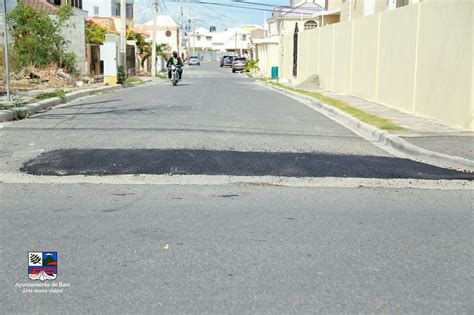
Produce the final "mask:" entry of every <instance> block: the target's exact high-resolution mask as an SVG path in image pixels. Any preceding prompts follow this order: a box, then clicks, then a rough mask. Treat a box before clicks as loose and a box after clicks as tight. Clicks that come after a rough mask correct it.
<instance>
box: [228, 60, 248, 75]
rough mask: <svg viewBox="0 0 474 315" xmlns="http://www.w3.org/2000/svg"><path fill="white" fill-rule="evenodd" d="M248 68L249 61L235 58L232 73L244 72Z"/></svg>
mask: <svg viewBox="0 0 474 315" xmlns="http://www.w3.org/2000/svg"><path fill="white" fill-rule="evenodd" d="M246 66H247V59H246V58H245V57H234V59H233V60H232V72H234V73H235V72H236V71H244V69H245V67H246Z"/></svg>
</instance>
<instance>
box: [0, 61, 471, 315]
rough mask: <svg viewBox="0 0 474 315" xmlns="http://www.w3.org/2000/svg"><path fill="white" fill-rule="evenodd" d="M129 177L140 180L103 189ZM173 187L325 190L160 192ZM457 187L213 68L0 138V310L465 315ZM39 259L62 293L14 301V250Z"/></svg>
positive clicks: (1, 131) (46, 118)
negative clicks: (50, 256) (44, 255)
mask: <svg viewBox="0 0 474 315" xmlns="http://www.w3.org/2000/svg"><path fill="white" fill-rule="evenodd" d="M20 170H21V171H20ZM27 174H28V175H27ZM141 174H144V175H150V176H151V175H153V176H154V175H156V176H157V177H156V182H153V180H152V182H151V183H149V184H144V183H139V182H135V183H134V182H133V180H124V177H121V176H115V175H122V176H123V175H131V176H133V175H136V178H137V179H140V176H142V175H141ZM40 175H43V176H40ZM78 175H79V176H78ZM80 175H90V176H92V177H93V178H94V181H92V180H90V181H89V180H88V177H83V176H80ZM103 175H107V176H103ZM188 175H210V176H215V175H218V176H227V175H238V176H240V175H245V176H250V177H251V176H267V175H268V176H274V177H278V176H283V177H297V178H313V179H318V178H322V177H325V178H327V177H330V178H331V181H332V182H333V184H331V185H330V186H328V187H309V186H308V187H304V185H302V186H301V187H285V186H278V185H273V184H267V185H265V186H263V185H250V184H239V185H235V184H223V185H211V184H209V183H205V182H202V183H198V184H193V185H178V184H168V185H165V184H163V183H160V182H159V181H160V178H161V177H160V176H167V177H169V178H173V177H174V176H184V177H186V176H188ZM109 177H110V178H113V182H108V183H105V182H101V180H102V179H104V178H109ZM349 177H350V178H352V179H354V178H355V179H360V180H361V182H360V184H351V185H350V187H346V186H345V183H347V182H348V181H349V180H350V179H348V178H349ZM68 178H70V179H71V180H70V181H69V182H67V180H68ZM152 178H154V177H152ZM372 178H375V179H377V181H378V183H380V185H379V186H377V185H371V187H364V180H370V179H372ZM473 178H474V177H473V176H472V174H467V173H461V172H456V171H451V170H446V169H440V168H437V167H433V166H430V165H425V164H421V163H417V162H413V161H410V160H404V159H399V158H396V157H393V156H391V155H389V154H388V153H386V152H385V151H384V150H383V149H381V148H379V147H377V146H375V145H373V144H371V143H369V142H367V141H365V140H364V139H362V138H360V137H358V136H357V135H355V134H354V133H352V132H351V131H349V130H348V129H346V128H344V127H343V126H341V125H339V124H338V123H336V122H334V121H332V120H330V119H329V118H327V117H325V116H324V115H322V114H320V113H318V112H316V111H314V110H312V109H310V108H308V107H305V106H304V105H302V104H301V103H298V102H297V101H295V100H293V99H290V98H288V97H286V96H283V95H281V94H277V93H275V92H273V91H271V90H269V89H266V88H265V87H262V86H258V85H255V84H254V83H253V81H252V80H250V79H248V78H246V77H244V76H242V75H240V74H232V73H231V71H230V70H229V69H221V68H219V67H218V66H217V65H216V64H203V65H202V66H200V67H195V68H189V67H187V68H186V69H185V78H184V80H183V82H181V84H180V85H179V86H177V87H172V86H171V83H169V82H167V81H163V82H161V83H159V84H147V85H143V86H139V87H134V88H128V89H124V90H121V91H118V92H114V93H111V94H105V95H101V96H95V97H89V98H83V99H81V100H77V101H73V102H71V103H67V104H64V105H61V106H58V107H56V108H54V109H52V110H51V111H47V112H44V113H41V114H38V115H35V116H34V117H31V118H29V119H27V120H23V121H17V122H13V123H4V124H3V125H1V126H0V200H1V206H0V217H1V218H2V220H1V221H0V230H1V231H2V233H1V239H0V240H1V241H0V254H1V257H2V259H1V262H2V265H3V266H4V267H3V268H1V269H0V277H1V279H4V281H3V282H2V288H1V291H0V296H1V297H2V298H1V301H0V302H1V303H0V304H1V305H2V306H1V310H2V313H3V312H6V313H25V312H38V313H39V312H49V313H61V312H66V311H71V312H76V313H79V312H94V313H131V312H140V313H151V312H154V313H158V312H159V313H183V312H187V313H189V312H191V313H202V312H210V313H223V312H233V313H241V312H245V313H249V312H252V313H254V312H258V313H284V312H286V313H288V312H290V313H301V312H330V313H334V312H376V313H382V312H385V313H386V312H422V313H428V312H440V313H446V314H448V313H449V314H452V313H467V312H469V311H470V310H472V302H471V292H472V289H471V288H472V277H471V270H472V255H471V252H472V232H473V231H472V225H471V220H472V201H473V200H472V199H473V198H472V196H473V195H472V179H473ZM398 179H402V180H405V181H406V183H410V185H411V186H410V187H406V188H403V187H398V188H390V185H391V183H392V182H396V181H397V180H398ZM412 179H413V183H412V182H411V180H412ZM415 179H429V180H430V181H427V180H422V181H419V182H429V184H430V185H431V187H430V188H429V189H427V188H423V187H424V186H423V184H420V186H419V187H418V186H416V185H418V184H417V183H419V182H417V181H415ZM437 180H444V181H437ZM448 180H456V181H448ZM459 180H464V181H462V182H461V183H460V184H454V183H459V182H460V181H459ZM466 180H467V181H466ZM38 181H40V182H38ZM351 183H353V182H351ZM438 183H439V185H438ZM437 185H438V186H439V187H438V186H437ZM47 250H50V251H57V252H58V270H59V272H58V279H57V281H61V282H63V283H70V285H71V286H70V287H67V288H65V289H64V292H63V293H51V294H47V293H43V294H41V293H37V294H34V293H22V289H21V288H19V287H15V284H17V283H26V282H28V281H29V280H28V274H27V270H28V268H27V263H28V262H27V255H28V252H32V251H47Z"/></svg>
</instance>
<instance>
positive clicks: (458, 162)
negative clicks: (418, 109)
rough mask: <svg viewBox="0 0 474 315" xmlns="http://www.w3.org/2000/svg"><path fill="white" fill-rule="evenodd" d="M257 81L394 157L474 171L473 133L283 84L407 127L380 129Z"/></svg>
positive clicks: (305, 86) (350, 98) (372, 104)
mask: <svg viewBox="0 0 474 315" xmlns="http://www.w3.org/2000/svg"><path fill="white" fill-rule="evenodd" d="M257 83H259V84H263V85H265V86H267V87H270V88H272V89H274V90H276V91H278V92H280V93H283V94H286V95H288V96H290V97H291V98H294V99H297V100H299V101H301V102H302V103H304V104H306V105H307V106H309V107H311V108H313V109H315V110H317V111H320V112H322V113H323V114H325V115H326V116H328V117H330V118H332V119H334V120H336V121H338V122H339V123H341V124H342V125H344V126H345V127H347V128H349V129H350V130H352V131H353V132H354V133H356V134H358V135H359V136H361V137H363V138H365V139H366V140H368V141H370V142H372V143H373V144H375V145H378V146H381V147H383V148H384V149H385V150H386V151H387V152H389V153H391V154H394V155H395V156H398V157H403V158H409V159H412V160H415V161H419V162H423V163H427V164H432V165H436V166H439V167H444V168H451V169H457V170H464V171H470V172H474V132H469V131H465V130H461V129H457V128H454V127H450V126H446V125H444V124H442V123H440V122H438V121H435V120H433V119H429V118H425V117H420V116H417V115H413V114H411V113H406V112H402V111H399V110H397V109H394V108H390V107H387V106H385V105H382V104H378V103H375V102H370V101H367V100H364V99H361V98H358V97H354V96H349V95H345V94H341V93H335V92H330V91H325V90H320V89H317V88H315V87H314V86H313V85H308V84H303V85H299V86H292V85H288V84H286V86H287V87H288V88H296V89H299V90H304V91H308V92H316V93H320V94H322V95H324V96H326V97H330V98H333V99H338V100H341V101H344V102H346V103H347V104H349V105H350V106H352V107H354V108H357V109H360V110H362V111H364V112H367V113H370V114H374V115H377V116H379V117H382V118H385V119H388V120H391V121H392V122H394V123H396V124H398V125H399V126H401V127H404V128H406V129H407V130H404V131H387V130H382V129H378V128H377V127H375V126H373V125H370V124H368V123H365V122H363V121H361V120H359V119H358V118H356V117H354V116H352V115H350V114H348V113H346V112H344V111H342V110H340V109H338V108H336V107H334V106H331V105H327V104H324V103H323V102H321V101H320V100H318V99H316V98H314V97H311V96H306V95H303V94H301V93H298V92H296V91H292V90H290V89H285V88H282V87H278V86H275V85H272V84H269V83H263V82H260V81H257ZM280 84H281V83H280Z"/></svg>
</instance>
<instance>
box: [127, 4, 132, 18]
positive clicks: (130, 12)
mask: <svg viewBox="0 0 474 315" xmlns="http://www.w3.org/2000/svg"><path fill="white" fill-rule="evenodd" d="M126 10H127V13H126V15H127V17H128V18H130V19H131V18H133V4H127V7H126Z"/></svg>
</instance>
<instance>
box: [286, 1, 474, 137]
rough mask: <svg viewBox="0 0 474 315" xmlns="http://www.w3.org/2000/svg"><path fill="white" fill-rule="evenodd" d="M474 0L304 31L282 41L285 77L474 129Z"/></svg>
mask: <svg viewBox="0 0 474 315" xmlns="http://www.w3.org/2000/svg"><path fill="white" fill-rule="evenodd" d="M473 7H474V1H473V2H469V1H458V2H442V1H426V2H422V3H418V4H413V5H408V6H405V7H401V8H397V9H395V10H389V11H384V12H382V13H378V14H375V15H371V16H367V17H361V18H358V19H354V20H352V21H350V22H345V23H338V24H332V25H329V26H325V27H322V28H318V29H316V30H311V31H305V32H301V33H300V40H299V60H298V65H299V68H298V77H297V78H293V74H292V63H293V60H292V57H293V36H292V34H288V35H287V36H285V37H284V39H283V40H282V42H281V45H282V47H280V55H281V58H280V68H281V69H282V70H283V71H281V72H280V77H281V78H282V79H283V80H285V81H290V82H293V83H295V84H298V83H300V82H303V81H304V80H305V79H306V78H308V77H309V76H312V75H315V74H317V75H319V79H320V84H321V87H322V88H323V89H327V90H332V91H336V92H342V93H346V94H351V95H355V96H360V97H363V98H366V99H368V100H372V101H376V102H379V103H382V104H384V105H386V106H390V107H394V108H397V109H400V110H402V111H407V112H413V113H416V114H419V115H423V116H427V117H431V118H434V119H437V120H439V121H441V122H443V123H445V124H447V125H451V126H457V127H460V128H463V129H469V130H474V123H473V115H474V96H473V95H474V92H473V90H474V82H473V81H474V79H473V69H474V61H473V59H474V57H473V55H474V42H473V37H474V30H473V28H474V25H473V23H474V22H473V11H474V8H473Z"/></svg>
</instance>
